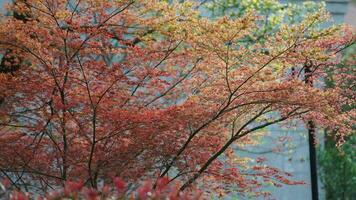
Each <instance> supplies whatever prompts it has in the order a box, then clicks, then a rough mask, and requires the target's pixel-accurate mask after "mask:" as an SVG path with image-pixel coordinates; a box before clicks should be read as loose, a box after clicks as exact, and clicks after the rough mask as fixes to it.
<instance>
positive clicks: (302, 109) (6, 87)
mask: <svg viewBox="0 0 356 200" xmlns="http://www.w3.org/2000/svg"><path fill="white" fill-rule="evenodd" d="M9 10H10V11H12V12H14V13H17V15H20V16H25V18H23V17H22V19H21V18H18V17H16V16H15V15H12V16H2V17H1V22H0V23H1V26H2V27H3V28H2V29H1V30H0V49H1V51H2V52H3V54H4V55H5V57H4V58H3V60H4V59H7V61H4V62H3V64H4V66H6V68H5V69H6V70H3V71H2V73H1V74H0V79H1V80H0V91H1V93H0V94H1V98H2V103H1V108H0V116H1V118H0V145H1V151H0V170H1V174H2V175H1V176H2V177H4V178H7V179H9V181H10V182H11V184H10V185H11V187H16V188H17V189H23V190H31V191H41V192H46V191H49V190H52V189H56V188H58V187H62V186H63V185H64V184H65V183H66V181H68V180H83V181H84V184H85V185H88V186H91V187H94V188H97V187H99V186H100V185H101V184H102V183H103V182H111V180H112V177H115V176H119V177H123V178H124V179H125V181H128V182H136V181H140V180H142V179H144V178H146V177H148V178H157V177H168V179H169V182H181V183H182V186H181V187H180V190H182V191H183V190H185V189H186V188H188V187H191V186H193V183H195V182H196V181H197V180H198V179H199V180H198V181H199V182H200V183H202V184H203V186H204V188H205V190H206V191H210V190H215V191H220V192H221V191H225V190H229V189H228V188H229V187H232V188H234V190H236V191H238V192H240V193H242V194H244V193H253V194H254V195H267V193H265V192H263V191H262V188H261V186H262V183H264V182H268V183H272V184H274V185H276V186H280V184H281V183H282V184H299V183H301V182H299V181H292V180H291V179H290V178H289V177H290V176H291V174H288V173H285V172H282V171H280V170H278V169H276V168H273V167H269V166H265V165H264V163H263V161H262V160H260V161H257V162H256V163H254V164H253V165H252V166H251V164H250V163H248V161H246V160H245V159H243V158H241V157H239V156H238V155H236V154H235V153H234V152H233V150H232V149H231V148H230V147H231V146H233V145H240V146H244V145H248V144H252V143H255V140H254V136H255V135H259V134H263V132H264V131H265V128H266V127H268V126H270V125H273V124H276V123H280V122H287V121H290V120H295V119H299V120H302V121H308V120H313V121H314V122H315V123H316V124H318V125H319V126H322V127H326V128H328V129H330V130H336V131H335V132H334V133H335V134H336V137H337V138H338V139H339V141H340V144H341V143H342V141H343V138H344V136H345V135H347V134H349V133H350V130H351V126H352V124H353V119H354V114H355V113H354V111H353V110H351V111H348V112H342V108H341V107H342V106H343V105H345V104H350V103H352V98H349V97H350V95H353V91H352V90H347V89H345V88H343V87H338V85H337V84H336V85H335V87H333V88H324V87H316V88H315V87H314V88H313V87H311V86H310V85H309V84H305V83H304V80H303V79H304V77H305V76H308V77H310V78H312V79H313V80H314V83H315V84H318V82H320V83H321V82H322V78H323V77H325V76H326V75H327V72H330V71H333V70H337V68H335V66H336V65H337V64H338V63H339V62H340V59H339V58H338V52H340V51H341V50H343V49H344V48H346V47H348V46H350V45H352V44H353V43H354V42H355V34H354V33H353V32H352V30H351V29H349V28H348V27H343V26H338V27H330V28H325V29H321V28H320V26H319V25H320V24H322V23H323V22H324V21H325V20H327V19H328V14H327V12H326V11H325V10H324V9H319V10H318V11H317V12H314V13H310V14H308V15H305V16H303V19H302V20H300V21H299V22H296V23H295V24H292V25H287V24H281V25H280V26H279V27H278V30H276V31H274V32H273V33H270V34H266V35H265V37H264V41H263V42H256V43H251V42H249V44H248V45H245V41H246V38H248V39H249V41H251V37H252V40H253V37H254V36H251V35H252V34H251V32H252V31H253V30H256V28H258V27H259V25H260V22H261V20H263V19H262V18H261V17H260V16H259V15H258V14H257V13H255V12H253V10H249V11H248V12H246V13H245V14H244V15H243V16H240V17H237V18H228V17H220V18H217V19H214V20H211V19H208V18H205V17H202V16H201V15H200V12H199V10H197V9H196V5H195V4H194V3H192V2H184V3H178V2H175V3H167V2H165V1H156V0H137V1H134V0H121V1H110V0H100V1H99V0H78V1H64V0H50V1H48V0H47V1H46V0H21V1H17V2H16V4H14V5H13V6H10V7H9ZM13 67H15V68H13ZM306 67H307V68H308V69H310V71H309V72H308V73H307V74H305V73H304V69H305V68H306ZM10 69H13V70H10ZM9 71H11V73H7V72H9ZM339 76H340V75H335V78H336V80H337V82H339V83H340V84H339V85H342V82H344V81H345V80H350V78H351V79H352V78H353V77H342V78H340V77H339ZM251 171H252V172H251ZM195 185H196V187H199V185H200V184H195ZM153 187H155V184H154V186H153Z"/></svg>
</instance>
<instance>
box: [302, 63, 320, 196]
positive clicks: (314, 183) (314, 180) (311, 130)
mask: <svg viewBox="0 0 356 200" xmlns="http://www.w3.org/2000/svg"><path fill="white" fill-rule="evenodd" d="M304 67H305V68H304V74H305V75H304V76H305V83H306V84H308V85H309V86H311V87H313V79H312V74H311V73H312V71H311V67H312V64H311V63H310V64H309V63H307V64H306V65H305V66H304ZM307 129H308V135H309V160H310V178H311V189H312V200H318V199H319V194H318V174H317V163H316V149H315V124H314V122H313V121H312V120H310V121H308V124H307Z"/></svg>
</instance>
